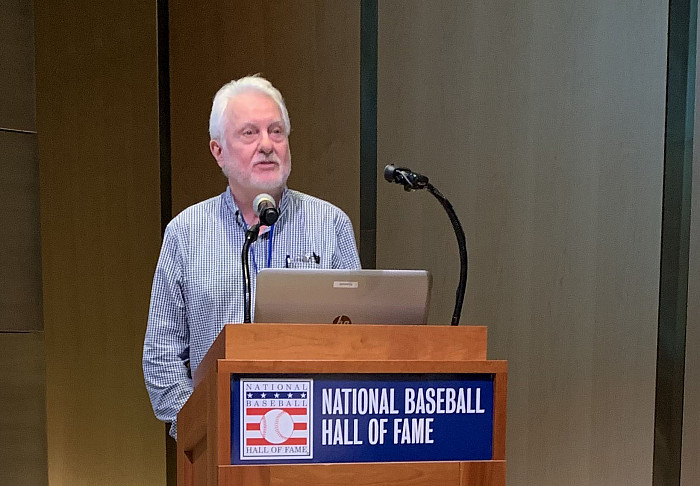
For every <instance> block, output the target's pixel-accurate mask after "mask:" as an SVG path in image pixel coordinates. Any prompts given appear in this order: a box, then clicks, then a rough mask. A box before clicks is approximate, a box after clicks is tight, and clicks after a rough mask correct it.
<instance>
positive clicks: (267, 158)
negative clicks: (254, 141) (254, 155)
mask: <svg viewBox="0 0 700 486" xmlns="http://www.w3.org/2000/svg"><path fill="white" fill-rule="evenodd" d="M262 162H274V163H275V164H281V163H282V161H281V160H280V158H279V157H278V156H277V154H274V153H272V154H270V155H266V156H264V157H260V158H259V159H256V160H254V161H253V163H254V164H260V163H262Z"/></svg>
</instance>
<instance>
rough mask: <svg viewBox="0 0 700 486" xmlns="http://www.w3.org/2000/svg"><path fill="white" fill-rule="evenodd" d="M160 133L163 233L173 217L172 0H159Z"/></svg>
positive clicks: (161, 218) (161, 219) (161, 217)
mask: <svg viewBox="0 0 700 486" xmlns="http://www.w3.org/2000/svg"><path fill="white" fill-rule="evenodd" d="M157 5H158V132H159V133H158V135H159V139H160V221H161V232H164V231H165V227H166V226H167V224H168V223H169V222H170V220H171V219H172V217H173V214H172V213H173V209H172V208H173V204H172V184H171V181H172V175H171V164H170V25H169V21H170V15H169V9H168V0H158V4H157Z"/></svg>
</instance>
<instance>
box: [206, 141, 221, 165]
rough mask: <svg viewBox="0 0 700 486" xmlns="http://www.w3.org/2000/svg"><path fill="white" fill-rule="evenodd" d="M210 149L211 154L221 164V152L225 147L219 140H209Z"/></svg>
mask: <svg viewBox="0 0 700 486" xmlns="http://www.w3.org/2000/svg"><path fill="white" fill-rule="evenodd" d="M209 150H210V151H211V154H212V155H213V156H214V158H215V159H216V162H217V163H218V164H219V165H221V153H222V152H223V147H222V146H221V144H220V143H219V141H218V140H209Z"/></svg>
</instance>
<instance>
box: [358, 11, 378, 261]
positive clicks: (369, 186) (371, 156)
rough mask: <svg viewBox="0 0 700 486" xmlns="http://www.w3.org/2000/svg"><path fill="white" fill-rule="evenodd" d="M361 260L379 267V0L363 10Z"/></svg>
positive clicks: (361, 30) (361, 59)
mask: <svg viewBox="0 0 700 486" xmlns="http://www.w3.org/2000/svg"><path fill="white" fill-rule="evenodd" d="M360 16H361V17H360V260H361V261H362V267H363V268H376V266H377V0H362V5H361V9H360Z"/></svg>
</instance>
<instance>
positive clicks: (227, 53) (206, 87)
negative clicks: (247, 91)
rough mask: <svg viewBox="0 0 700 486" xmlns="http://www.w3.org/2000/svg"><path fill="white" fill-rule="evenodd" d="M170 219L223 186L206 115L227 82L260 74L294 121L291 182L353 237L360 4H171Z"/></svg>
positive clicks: (221, 0) (269, 0)
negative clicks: (345, 224)
mask: <svg viewBox="0 0 700 486" xmlns="http://www.w3.org/2000/svg"><path fill="white" fill-rule="evenodd" d="M170 20H171V25H170V38H171V40H170V53H171V57H170V59H171V66H170V70H171V105H172V174H173V214H177V213H178V212H180V211H181V210H182V209H184V208H185V207H187V206H189V205H191V204H193V203H196V202H198V201H201V200H203V199H206V198H208V197H211V196H214V195H217V194H220V193H221V192H222V191H223V190H224V189H225V187H226V180H225V178H224V177H223V175H222V174H221V171H220V170H219V167H218V166H217V165H216V161H215V160H214V158H213V157H212V156H211V154H210V152H209V134H208V130H209V113H210V110H211V102H212V99H213V97H214V94H216V91H217V90H218V89H219V88H220V87H221V86H222V85H223V84H224V83H226V82H228V81H230V80H231V79H234V78H239V77H241V76H245V75H247V74H255V73H261V74H262V75H263V76H265V77H267V78H268V79H270V81H271V82H272V83H273V84H274V85H275V86H276V87H277V88H278V89H279V90H280V91H281V92H282V95H283V96H284V97H285V101H286V103H287V109H288V110H289V116H290V119H291V122H292V134H291V136H290V148H291V151H292V161H293V164H292V166H293V170H292V175H291V177H290V179H289V186H290V187H291V188H293V189H298V190H301V191H304V192H308V193H310V194H312V195H315V196H318V197H321V198H323V199H327V200H329V201H331V202H333V203H334V204H336V205H338V206H340V207H341V208H342V209H343V210H345V211H346V212H347V213H348V215H349V216H350V218H351V219H352V221H353V223H354V225H355V229H356V231H359V211H360V210H359V192H360V191H359V153H360V148H359V127H360V122H359V116H360V115H359V112H360V71H359V69H360V41H359V38H360V5H359V2H338V1H334V0H325V1H323V0H319V1H310V0H305V1H294V2H278V1H274V0H264V1H259V2H241V1H232V0H215V1H212V2H206V3H201V4H198V5H197V8H192V4H191V3H190V2H185V1H182V0H179V1H171V2H170Z"/></svg>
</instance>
